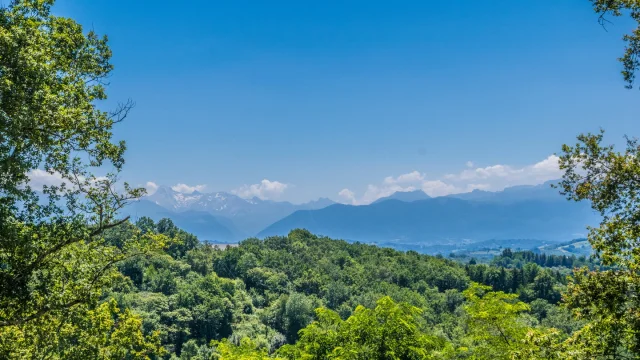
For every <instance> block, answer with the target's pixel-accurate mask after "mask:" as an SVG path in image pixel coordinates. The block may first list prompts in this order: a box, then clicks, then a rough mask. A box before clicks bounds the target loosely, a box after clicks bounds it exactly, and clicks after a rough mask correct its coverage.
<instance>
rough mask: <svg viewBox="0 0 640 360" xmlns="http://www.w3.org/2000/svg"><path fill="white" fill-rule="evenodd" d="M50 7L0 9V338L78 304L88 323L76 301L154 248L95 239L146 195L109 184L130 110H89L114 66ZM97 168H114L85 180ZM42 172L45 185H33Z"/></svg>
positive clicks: (153, 241) (99, 44) (149, 238)
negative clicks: (116, 131) (116, 130)
mask: <svg viewBox="0 0 640 360" xmlns="http://www.w3.org/2000/svg"><path fill="white" fill-rule="evenodd" d="M52 4H53V0H17V1H14V2H12V3H11V5H10V6H9V7H3V8H0V337H5V336H9V334H10V333H13V332H14V330H16V327H17V329H18V331H22V330H25V329H26V328H28V327H30V326H32V325H31V324H32V323H35V322H37V321H39V320H40V319H41V318H43V317H46V318H48V319H54V318H56V317H58V316H66V315H64V314H66V313H68V312H69V311H76V310H77V309H75V308H76V307H78V309H84V311H85V312H84V313H85V314H86V315H88V313H87V311H91V307H86V306H85V305H88V304H94V305H95V303H96V301H97V300H98V298H99V296H100V294H101V292H102V289H103V288H105V287H107V286H109V285H110V284H111V283H112V282H113V281H114V280H116V279H118V277H119V275H118V272H117V270H116V269H115V268H114V267H113V265H114V264H116V263H118V262H119V261H121V260H123V259H126V258H129V257H132V256H136V255H137V254H141V253H144V252H146V251H148V250H150V249H152V248H158V247H160V246H162V242H163V237H159V236H153V235H142V234H140V232H135V233H133V234H132V236H131V239H127V240H126V241H123V242H122V243H121V244H118V245H119V246H116V245H114V244H111V243H109V242H108V241H107V240H105V239H104V237H103V234H104V231H106V230H109V229H113V228H116V227H118V226H120V225H123V224H125V223H126V222H127V219H126V218H124V219H121V218H118V211H119V210H120V209H121V208H122V207H123V206H125V205H126V203H127V202H128V201H129V200H131V199H133V198H137V197H139V196H141V195H142V194H143V190H142V189H134V188H131V187H130V186H129V185H128V184H127V183H123V184H121V185H118V182H117V180H118V177H117V174H118V172H119V171H120V170H121V168H122V166H123V164H124V158H123V154H124V151H125V148H126V147H125V144H124V143H123V142H112V140H111V137H112V128H113V126H114V125H115V124H117V123H119V122H121V121H123V120H124V119H125V118H126V117H127V114H128V113H129V110H130V109H131V107H132V103H131V102H127V103H125V104H123V105H121V106H119V107H118V108H117V109H116V110H115V111H114V112H111V113H107V112H104V111H101V110H99V109H98V108H97V107H96V102H97V101H99V100H104V99H106V92H105V82H104V79H105V78H106V77H107V76H108V75H109V73H110V72H111V70H112V68H113V67H112V65H111V64H110V58H111V50H110V49H109V47H108V45H107V38H106V37H99V36H98V35H96V34H95V33H93V32H88V33H87V34H85V33H84V32H83V29H82V27H81V26H80V25H79V24H78V23H76V22H75V21H73V20H72V19H68V18H62V17H57V16H53V15H52V14H51V6H52ZM106 167H112V168H113V172H112V173H108V174H105V175H104V176H98V175H96V174H94V171H96V169H99V168H106ZM43 174H44V175H47V174H48V176H50V177H51V178H52V179H53V181H54V184H53V185H50V186H44V187H43V188H42V189H36V188H34V187H32V185H33V184H32V183H31V182H30V180H31V179H32V178H33V177H34V176H36V175H43ZM52 321H53V320H52Z"/></svg>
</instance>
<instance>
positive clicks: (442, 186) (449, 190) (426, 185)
mask: <svg viewBox="0 0 640 360" xmlns="http://www.w3.org/2000/svg"><path fill="white" fill-rule="evenodd" d="M422 191H424V192H425V193H427V195H429V196H432V197H435V196H444V195H449V194H453V193H456V192H460V191H459V190H458V189H457V188H456V187H455V186H453V185H451V184H447V183H445V182H444V181H442V180H431V181H424V182H423V183H422Z"/></svg>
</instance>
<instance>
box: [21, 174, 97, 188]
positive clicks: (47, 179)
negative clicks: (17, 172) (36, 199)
mask: <svg viewBox="0 0 640 360" xmlns="http://www.w3.org/2000/svg"><path fill="white" fill-rule="evenodd" d="M27 177H28V178H29V186H31V188H32V189H34V190H36V191H42V190H43V189H44V187H45V186H59V185H62V184H63V183H65V184H66V185H67V186H70V185H71V184H72V183H75V180H74V181H70V180H69V178H66V179H65V178H63V177H62V175H61V174H60V173H59V172H56V171H54V172H52V173H51V172H48V171H46V170H42V169H33V170H30V171H29V172H28V173H27ZM77 180H78V181H81V182H82V181H85V180H86V178H85V177H84V176H78V179H77ZM90 180H91V183H92V184H94V185H95V184H96V183H98V182H101V181H105V180H108V178H107V177H105V176H95V177H93V178H90Z"/></svg>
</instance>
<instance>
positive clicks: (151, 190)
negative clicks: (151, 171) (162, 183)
mask: <svg viewBox="0 0 640 360" xmlns="http://www.w3.org/2000/svg"><path fill="white" fill-rule="evenodd" d="M144 188H145V189H146V190H147V195H153V194H154V193H155V192H156V191H157V190H158V184H156V183H154V182H153V181H147V183H146V184H144Z"/></svg>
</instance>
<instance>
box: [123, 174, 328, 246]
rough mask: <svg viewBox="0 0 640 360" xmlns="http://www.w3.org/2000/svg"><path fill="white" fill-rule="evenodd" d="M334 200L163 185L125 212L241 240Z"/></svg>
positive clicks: (207, 237)
mask: <svg viewBox="0 0 640 360" xmlns="http://www.w3.org/2000/svg"><path fill="white" fill-rule="evenodd" d="M332 204H335V202H333V201H332V200H330V199H327V198H320V199H318V200H315V201H311V202H308V203H305V204H299V205H296V204H292V203H290V202H287V201H271V200H262V199H259V198H257V197H254V198H251V199H244V198H241V197H239V196H237V195H234V194H231V193H228V192H214V193H202V192H198V191H194V192H192V193H190V194H184V193H181V192H177V191H175V190H173V189H172V188H171V187H168V186H160V187H158V189H157V190H156V192H154V193H153V194H151V195H149V196H145V197H143V198H142V199H140V200H139V201H137V202H135V203H134V204H132V205H131V206H129V207H127V208H125V209H124V210H123V214H128V215H130V216H132V217H133V218H140V217H142V216H148V217H150V218H152V219H154V220H159V219H160V218H162V217H167V218H170V219H172V220H173V221H174V222H175V223H176V224H177V225H179V226H180V227H181V228H183V229H185V230H186V231H189V232H192V233H194V234H195V235H197V236H198V237H200V238H201V239H203V240H221V241H239V240H242V239H245V238H247V237H250V236H254V235H255V234H257V233H258V232H259V231H260V230H262V229H264V228H265V227H267V226H268V225H270V224H272V223H274V222H276V221H278V220H280V219H282V218H284V217H285V216H287V215H290V214H292V213H293V212H295V211H297V210H311V209H320V208H323V207H326V206H329V205H332Z"/></svg>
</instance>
